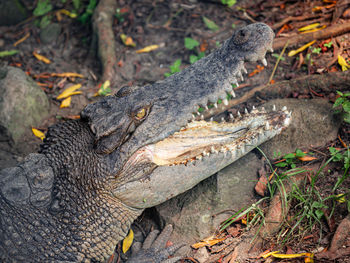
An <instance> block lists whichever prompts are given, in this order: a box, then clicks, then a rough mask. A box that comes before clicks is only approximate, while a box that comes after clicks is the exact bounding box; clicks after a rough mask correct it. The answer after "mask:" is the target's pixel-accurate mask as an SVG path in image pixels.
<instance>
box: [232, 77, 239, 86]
mask: <svg viewBox="0 0 350 263" xmlns="http://www.w3.org/2000/svg"><path fill="white" fill-rule="evenodd" d="M232 83H233V85H235V86H236V88H237V87H239V84H238V81H237V79H236V78H234V79H233V80H232Z"/></svg>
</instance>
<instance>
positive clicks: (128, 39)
mask: <svg viewBox="0 0 350 263" xmlns="http://www.w3.org/2000/svg"><path fill="white" fill-rule="evenodd" d="M120 39H121V40H122V42H123V44H124V45H125V46H129V47H136V44H135V43H134V41H133V40H132V38H131V37H128V36H127V35H125V34H120Z"/></svg>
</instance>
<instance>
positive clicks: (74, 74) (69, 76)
mask: <svg viewBox="0 0 350 263" xmlns="http://www.w3.org/2000/svg"><path fill="white" fill-rule="evenodd" d="M51 76H52V77H61V78H75V77H77V78H84V76H83V75H81V74H78V73H74V72H65V73H51Z"/></svg>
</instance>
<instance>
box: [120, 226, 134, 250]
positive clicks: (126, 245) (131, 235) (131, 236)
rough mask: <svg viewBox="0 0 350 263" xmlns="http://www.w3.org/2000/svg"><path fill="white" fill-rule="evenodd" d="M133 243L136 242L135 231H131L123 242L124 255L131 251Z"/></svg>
mask: <svg viewBox="0 0 350 263" xmlns="http://www.w3.org/2000/svg"><path fill="white" fill-rule="evenodd" d="M133 241H134V231H132V229H130V230H129V234H128V235H127V236H126V237H125V238H124V240H123V247H122V250H123V253H124V254H125V253H126V252H127V251H128V250H129V248H130V247H131V244H132V242H133Z"/></svg>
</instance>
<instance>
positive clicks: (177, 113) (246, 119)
mask: <svg viewBox="0 0 350 263" xmlns="http://www.w3.org/2000/svg"><path fill="white" fill-rule="evenodd" d="M273 37H274V33H273V31H272V30H271V29H270V27H268V26H267V25H265V24H262V23H256V24H252V25H248V26H246V27H243V28H241V29H239V30H236V31H235V33H234V34H233V36H232V37H231V38H230V39H229V40H227V41H225V42H224V43H223V45H222V46H221V47H220V48H218V49H217V50H216V51H214V52H213V53H212V54H210V55H209V56H207V57H205V58H203V59H201V60H199V61H198V62H196V63H195V64H193V65H192V66H190V67H188V68H186V69H184V70H183V71H182V72H180V73H177V74H174V75H172V76H170V77H169V78H167V79H165V80H162V81H159V82H156V83H154V84H152V85H149V86H145V87H125V88H122V89H121V90H120V91H119V92H118V93H117V94H116V95H114V96H108V97H105V98H102V99H101V100H100V101H98V102H96V103H93V104H90V105H88V106H87V107H86V108H85V109H84V110H83V111H82V112H81V119H80V120H76V121H67V122H64V123H60V124H56V125H54V126H52V127H50V128H49V129H48V132H47V136H46V139H45V141H44V143H43V144H42V146H41V150H40V152H39V153H37V154H31V155H29V156H28V157H27V158H26V159H25V161H24V162H22V163H20V164H19V165H18V166H16V167H12V168H7V169H4V170H2V171H1V173H0V207H1V209H0V261H1V262H21V261H22V262H45V261H51V262H52V261H56V262H59V261H64V262H79V261H83V262H100V261H105V260H106V259H107V258H108V257H109V256H110V255H111V254H112V253H113V250H114V248H115V246H116V244H117V242H118V241H120V240H122V239H123V238H124V237H125V236H126V234H127V233H128V230H129V228H130V224H131V223H132V222H133V221H134V220H135V219H136V218H137V216H139V215H140V214H141V212H142V211H143V210H144V209H145V208H147V207H152V206H155V205H158V204H160V203H162V202H164V201H166V200H168V199H170V198H171V197H173V196H176V195H178V194H180V193H183V192H185V191H186V190H188V189H190V188H192V187H193V186H194V185H196V184H198V183H199V182H200V181H202V180H204V179H205V178H207V177H209V176H210V175H212V174H214V173H216V172H217V171H219V170H221V169H222V168H224V167H225V166H227V165H229V164H231V163H232V162H234V161H235V160H237V159H238V158H240V157H242V156H243V155H245V154H246V153H247V152H249V151H250V150H251V149H253V148H254V147H255V146H257V145H259V144H261V143H263V142H264V141H266V140H268V139H270V138H272V137H273V136H275V135H276V134H279V133H280V132H281V131H282V130H283V129H284V128H285V127H286V126H288V124H289V121H290V117H291V116H290V113H289V112H288V111H287V110H286V109H282V110H275V111H272V112H266V111H265V110H261V111H258V110H256V109H253V110H252V112H251V113H245V114H243V115H242V116H237V117H233V116H231V118H228V120H226V121H223V122H222V123H216V122H212V121H205V120H201V117H200V115H198V114H199V113H198V112H197V111H198V108H199V106H202V107H203V108H207V107H206V106H207V105H208V104H211V103H213V104H214V105H216V102H217V100H218V99H222V100H223V102H224V103H223V104H226V101H225V100H226V98H227V95H228V94H231V95H230V96H231V97H234V96H235V94H234V92H233V90H232V85H231V83H237V79H238V78H241V77H242V72H244V71H245V69H244V62H245V61H253V62H254V61H257V60H260V61H262V63H264V64H266V60H265V54H266V51H267V50H272V48H271V47H272V41H273ZM233 99H234V98H233ZM159 261H161V259H159Z"/></svg>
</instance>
